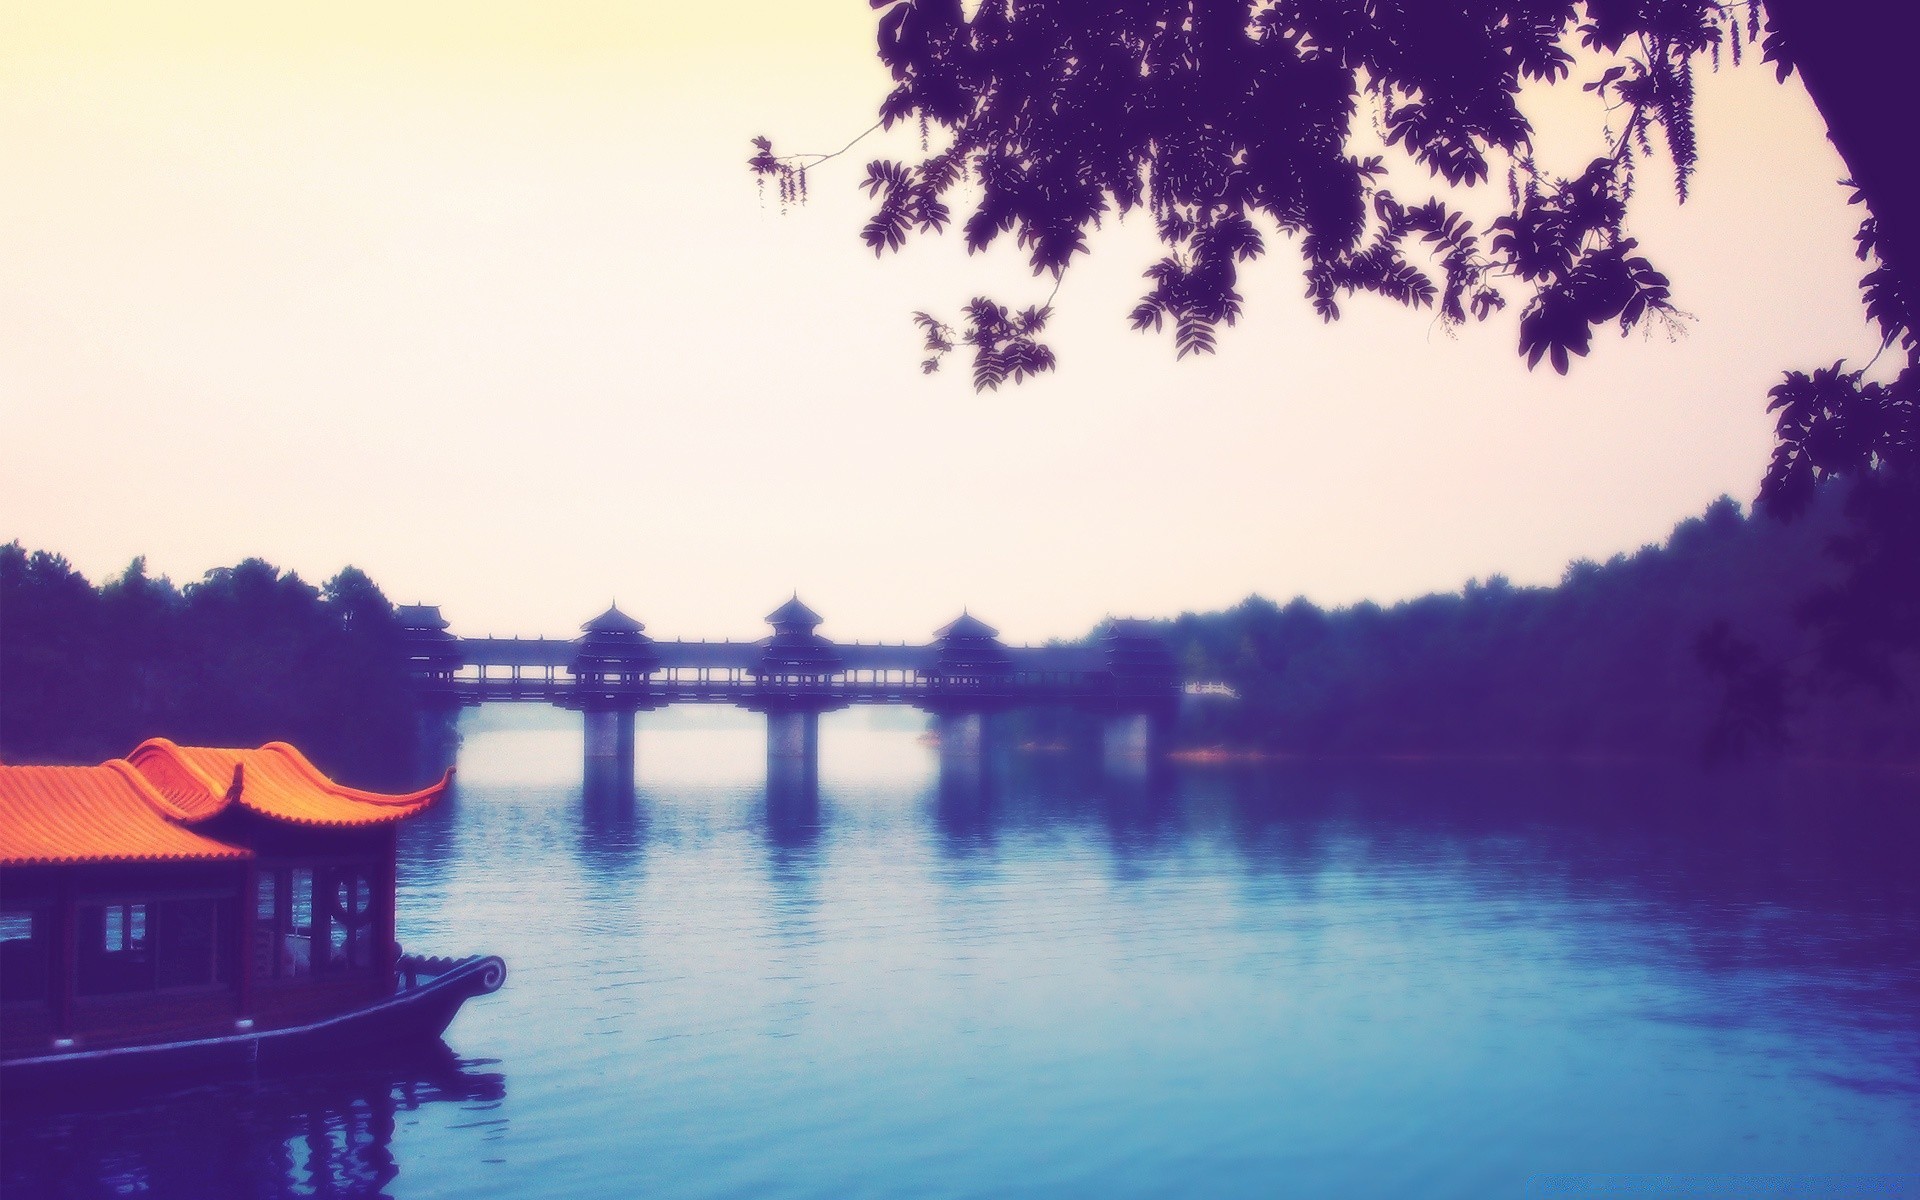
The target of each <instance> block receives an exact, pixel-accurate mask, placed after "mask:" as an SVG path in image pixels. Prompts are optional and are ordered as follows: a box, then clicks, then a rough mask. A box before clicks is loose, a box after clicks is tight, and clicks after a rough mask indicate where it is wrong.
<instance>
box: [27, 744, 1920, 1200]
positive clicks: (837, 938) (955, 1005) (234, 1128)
mask: <svg viewBox="0 0 1920 1200" xmlns="http://www.w3.org/2000/svg"><path fill="white" fill-rule="evenodd" d="M576 720H577V719H576ZM565 721H566V718H565V716H564V715H563V714H554V713H546V712H540V713H500V712H496V711H494V710H491V709H489V710H483V712H482V714H481V717H480V719H479V720H477V721H473V722H472V723H471V725H470V728H469V730H468V732H467V737H466V742H465V745H464V746H463V748H462V750H461V759H460V775H459V783H458V788H457V791H456V793H455V794H454V796H453V797H452V798H451V799H450V800H448V801H447V802H445V803H444V804H443V805H442V806H441V807H440V808H439V809H438V810H436V811H433V812H431V813H429V814H428V815H426V816H424V817H422V818H421V819H419V820H417V821H415V822H413V823H411V824H410V825H409V826H408V827H406V828H405V829H404V830H403V832H402V834H401V844H400V908H401V918H400V938H401V941H402V943H403V944H404V945H405V946H406V948H407V949H408V950H409V951H413V952H419V953H428V954H466V953H481V952H484V953H494V954H499V955H501V956H502V957H504V958H505V959H506V961H507V963H508V966H509V976H508V979H507V983H506V986H505V988H504V989H503V990H501V991H500V992H499V993H497V994H496V995H494V996H491V997H483V998H481V999H478V1000H475V1001H473V1002H471V1003H470V1004H469V1005H468V1006H467V1008H466V1009H465V1010H464V1011H463V1012H462V1014H461V1016H460V1017H459V1018H458V1020H456V1021H455V1023H454V1025H453V1027H452V1029H451V1030H450V1031H449V1032H448V1035H447V1042H448V1046H449V1048H450V1053H449V1054H447V1055H445V1056H444V1058H443V1059H434V1060H430V1061H423V1062H420V1063H409V1064H404V1065H398V1066H395V1067H394V1068H393V1069H391V1070H381V1071H366V1070H352V1071H342V1072H339V1073H334V1074H317V1075H312V1076H306V1077H301V1078H297V1079H292V1080H287V1081H282V1082H275V1083H267V1084H245V1085H240V1084H234V1085H223V1086H210V1087H199V1088H191V1089H185V1090H183V1091H181V1092H179V1093H176V1094H173V1095H167V1096H161V1097H155V1098H148V1099H143V1100H140V1101H137V1102H134V1101H129V1102H126V1103H121V1104H107V1103H105V1102H101V1103H99V1104H97V1105H96V1106H95V1107H92V1108H85V1109H79V1110H75V1109H73V1108H72V1107H71V1106H68V1107H67V1108H66V1109H64V1110H62V1111H42V1110H41V1106H37V1105H34V1104H33V1103H31V1102H30V1101H29V1100H28V1099H27V1098H24V1097H21V1096H17V1095H16V1096H9V1097H7V1098H6V1110H7V1116H6V1120H5V1121H4V1123H3V1125H0V1128H3V1129H4V1141H3V1143H0V1179H3V1180H4V1184H5V1187H4V1191H5V1194H6V1196H7V1197H8V1198H9V1200H14V1198H16V1197H29V1196H40V1195H49V1196H52V1195H71V1196H94V1195H122V1194H133V1195H150V1196H167V1197H171V1196H180V1197H211V1196H225V1195H234V1196H261V1197H272V1196H281V1195H288V1196H313V1195H321V1196H334V1195H373V1194H384V1195H388V1196H392V1197H437V1196H446V1197H473V1196H514V1197H535V1196H592V1195H618V1196H626V1195H648V1196H668V1197H683V1196H684V1197H759V1196H775V1197H779V1196H792V1197H850V1196H902V1195H911V1196H936V1197H938V1196H953V1197H962V1196H965V1197H989V1196H992V1197H1001V1196H1035V1197H1038V1196H1095V1197H1147V1196H1185V1195H1197V1196H1209V1197H1240V1196H1248V1197H1252V1196H1260V1197H1296V1196H1297V1197H1341V1198H1362V1200H1364V1198H1371V1197H1442V1198H1444V1197H1461V1198H1474V1200H1479V1198H1484V1197H1494V1196H1523V1195H1529V1194H1554V1195H1574V1194H1579V1195H1587V1194H1595V1195H1597V1194H1602V1192H1601V1191H1600V1190H1593V1191H1586V1190H1565V1191H1561V1190H1554V1189H1555V1188H1559V1187H1566V1186H1571V1185H1569V1184H1568V1182H1567V1181H1566V1180H1564V1179H1561V1180H1558V1181H1557V1182H1556V1181H1554V1180H1545V1181H1543V1180H1541V1179H1535V1180H1534V1183H1533V1185H1532V1186H1533V1189H1534V1190H1533V1191H1530V1190H1529V1183H1528V1181H1529V1179H1530V1178H1532V1177H1535V1176H1542V1175H1560V1174H1561V1173H1567V1172H1612V1173H1647V1172H1676V1173H1677V1172H1691V1173H1696V1174H1694V1175H1692V1176H1689V1177H1688V1179H1681V1180H1667V1181H1648V1180H1642V1181H1641V1182H1642V1183H1643V1184H1646V1185H1647V1186H1648V1187H1652V1186H1654V1185H1655V1184H1656V1183H1657V1184H1658V1186H1661V1187H1666V1186H1669V1185H1671V1186H1673V1187H1695V1188H1696V1190H1691V1191H1642V1192H1639V1193H1636V1194H1658V1195H1669V1194H1671V1195H1689V1196H1691V1195H1715V1196H1720V1195H1728V1196H1731V1195H1765V1196H1776V1195H1778V1196H1785V1195H1806V1196H1814V1195H1820V1196H1825V1195H1850V1196H1851V1195H1869V1194H1870V1195H1875V1196H1882V1195H1902V1196H1908V1195H1912V1196H1920V1178H1916V1177H1915V1176H1913V1175H1912V1174H1908V1175H1907V1176H1905V1177H1904V1178H1897V1176H1899V1174H1900V1173H1901V1172H1907V1173H1912V1172H1920V883H1916V879H1915V873H1914V870H1913V863H1914V859H1915V850H1916V846H1920V838H1916V834H1920V782H1917V781H1916V780H1915V779H1914V778H1913V777H1911V776H1909V777H1906V778H1901V777H1898V776H1890V775H1886V774H1884V773H1871V772H1862V771H1846V770H1819V771H1816V770H1810V769H1798V768H1794V769H1789V768H1781V767H1772V768H1763V767H1758V766H1751V765H1750V766H1747V767H1745V768H1742V769H1740V770H1738V771H1730V772H1719V773H1714V774H1705V773H1702V772H1701V771H1700V770H1699V769H1697V768H1693V767H1686V766H1669V767H1660V768H1651V767H1642V768H1629V767H1618V766H1611V767H1608V766H1564V765H1562V766H1542V765H1520V764H1508V765H1491V766H1490V765H1472V766H1468V765H1449V764H1433V763H1385V764H1380V763H1375V764H1367V763H1356V764H1327V763H1318V764H1300V763H1293V764H1274V765H1260V766H1254V765H1209V766H1198V765H1195V766H1182V767H1176V768H1175V769H1174V770H1173V771H1172V773H1171V778H1170V779H1169V780H1167V781H1165V782H1163V783H1156V784H1153V785H1147V784H1143V783H1140V782H1137V781H1136V782H1128V781H1111V782H1110V781H1108V780H1107V779H1105V778H1104V777H1103V776H1102V773H1101V771H1100V770H1099V767H1098V765H1097V763H1095V762H1092V761H1090V759H1089V757H1088V756H1082V755H1077V754H1074V753H1071V752H1066V753H1062V752H1051V753H1045V752H1026V753H1008V754H1007V755H1005V756H1004V761H1001V762H999V763H997V764H996V765H995V767H994V769H993V770H992V771H991V772H990V776H991V777H990V779H989V780H988V781H987V782H985V783H983V784H981V785H980V786H977V787H976V786H971V785H968V784H965V783H962V784H959V785H955V784H953V783H951V782H950V783H949V785H948V786H946V787H943V786H942V785H941V781H940V778H939V772H938V766H937V753H936V751H935V750H934V749H933V748H932V747H931V746H929V745H928V744H927V743H926V740H925V739H924V738H922V737H921V736H920V734H919V732H918V726H917V725H916V724H915V723H913V722H909V721H902V720H900V719H899V716H898V714H889V715H879V716H876V715H869V714H865V713H859V712H855V713H841V714H832V715H830V716H829V717H827V718H826V719H825V720H824V721H823V727H822V734H821V744H822V750H821V763H820V772H819V785H818V788H817V792H814V793H812V794H809V792H808V791H807V790H805V789H800V790H798V791H792V792H789V791H787V790H786V789H781V790H780V791H778V792H777V793H776V794H774V795H771V796H770V795H769V794H768V789H767V785H766V780H765V762H766V760H765V753H764V734H763V732H762V730H761V727H760V725H759V724H758V723H757V720H756V718H754V717H752V716H751V715H749V714H744V713H733V712H723V711H704V710H693V711H687V712H683V711H681V710H674V711H672V712H670V713H667V714H659V715H648V714H643V715H642V717H641V730H642V732H641V735H640V751H639V753H640V760H641V761H640V768H639V773H638V781H637V786H636V787H623V786H621V785H620V784H618V783H614V784H611V785H607V784H605V783H603V782H597V783H596V786H595V787H593V788H591V789H586V788H583V785H582V780H581V765H580V754H581V742H580V734H579V731H578V728H577V725H568V724H566V723H565ZM1716 1173H1717V1174H1716ZM1730 1173H1738V1174H1739V1179H1737V1180H1734V1179H1730V1178H1729V1175H1730ZM1774 1173H1781V1174H1774ZM1863 1176H1873V1177H1875V1178H1874V1179H1872V1180H1862V1177H1863ZM1612 1178H1614V1179H1615V1180H1619V1179H1620V1176H1617V1175H1616V1176H1614V1177H1612ZM1689 1180H1690V1181H1691V1182H1689ZM1631 1182H1632V1181H1630V1180H1629V1181H1625V1183H1631ZM1855 1183H1863V1184H1870V1185H1871V1186H1872V1187H1874V1188H1875V1189H1877V1190H1872V1191H1857V1190H1834V1189H1841V1188H1846V1187H1853V1186H1854V1185H1855ZM1582 1186H1585V1185H1582ZM1591 1186H1592V1187H1593V1188H1595V1189H1601V1188H1605V1187H1608V1186H1610V1185H1608V1184H1607V1183H1606V1182H1605V1181H1595V1182H1594V1183H1593V1184H1592V1185H1591ZM1623 1186H1625V1184H1624V1183H1623ZM1713 1189H1719V1190H1713ZM1756 1189H1758V1190H1756ZM1620 1190H1621V1189H1620V1188H1613V1189H1612V1190H1611V1191H1609V1192H1608V1193H1607V1194H1619V1191H1620Z"/></svg>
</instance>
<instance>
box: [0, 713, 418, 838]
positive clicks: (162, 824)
mask: <svg viewBox="0 0 1920 1200" xmlns="http://www.w3.org/2000/svg"><path fill="white" fill-rule="evenodd" d="M452 776H453V772H452V771H448V772H447V773H446V774H445V775H444V776H442V777H441V779H440V782H439V783H436V784H434V785H433V786H432V787H427V788H422V789H421V790H419V791H417V792H410V793H407V794H406V795H402V796H389V795H383V794H381V793H379V792H366V791H361V790H360V789H358V788H350V787H345V786H342V785H341V784H338V783H335V782H334V781H333V780H331V779H328V778H327V777H326V776H325V775H323V774H321V773H320V770H319V768H317V767H315V766H314V765H313V764H312V763H310V762H308V761H307V759H306V756H305V755H303V754H301V753H300V752H299V751H298V750H296V749H294V748H293V747H292V746H289V745H287V744H286V743H285V742H269V743H267V744H266V745H264V746H262V747H260V748H259V749H258V750H230V749H221V748H216V747H209V746H177V745H175V744H174V743H172V742H170V741H168V740H167V739H165V738H150V739H148V740H147V741H145V742H142V743H141V744H140V745H139V746H138V747H137V748H136V749H135V750H134V752H133V753H132V754H130V755H128V756H127V757H126V758H125V759H118V758H116V759H114V760H113V761H111V762H107V763H102V764H101V765H100V766H97V767H9V766H0V865H6V866H24V865H28V864H36V863H93V862H134V861H166V860H169V859H203V858H212V859H217V858H245V857H247V856H248V855H249V854H250V853H251V851H249V850H246V849H244V848H243V847H239V846H230V845H227V844H226V843H224V842H220V841H216V840H214V839H213V838H210V837H206V836H204V835H202V834H200V833H197V832H195V831H193V830H192V829H189V828H187V826H190V825H197V824H199V823H200V822H202V821H205V820H206V819H208V818H209V817H212V816H215V815H217V814H218V813H221V812H223V811H225V810H226V809H227V808H228V807H229V806H231V805H235V804H237V805H239V806H240V807H242V808H245V809H247V810H249V811H251V812H255V813H258V814H260V815H262V816H265V817H268V818H271V819H273V820H277V821H286V822H290V823H292V824H296V825H320V826H329V827H334V828H353V827H367V826H374V825H383V824H387V823H390V822H393V821H398V820H401V819H402V818H404V817H409V816H412V815H413V814H414V813H417V812H419V811H420V810H421V809H423V808H425V807H426V806H427V805H429V804H431V803H433V801H434V799H435V798H436V797H438V796H439V795H440V794H441V793H442V792H444V791H445V790H446V787H447V783H448V781H449V780H450V779H451V778H452Z"/></svg>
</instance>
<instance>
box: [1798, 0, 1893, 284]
mask: <svg viewBox="0 0 1920 1200" xmlns="http://www.w3.org/2000/svg"><path fill="white" fill-rule="evenodd" d="M1767 12H1768V13H1769V14H1771V16H1772V17H1773V25H1774V28H1775V29H1776V30H1777V31H1778V32H1779V35H1780V38H1781V40H1782V44H1783V48H1784V50H1785V51H1786V57H1787V60H1788V61H1789V62H1791V63H1792V64H1793V66H1794V69H1795V70H1797V71H1799V72H1800V78H1801V82H1802V83H1803V84H1804V85H1805V87H1806V89H1807V94H1808V95H1809V96H1811V97H1812V98H1813V103H1814V106H1815V107H1816V108H1818V109H1819V110H1820V115H1821V117H1822V118H1824V119H1825V121H1826V124H1827V135H1828V137H1829V138H1830V139H1831V140H1832V142H1833V145H1834V148H1835V149H1837V150H1838V151H1839V152H1840V157H1841V159H1842V160H1844V161H1845V162H1846V164H1847V170H1848V171H1849V172H1850V173H1851V175H1852V177H1853V180H1854V182H1855V183H1857V184H1859V185H1860V188H1861V190H1862V191H1863V192H1865V193H1866V197H1867V205H1868V207H1869V208H1870V209H1871V210H1872V212H1873V215H1874V218H1875V219H1876V220H1877V221H1878V223H1879V226H1880V253H1881V257H1882V260H1883V261H1884V262H1885V263H1886V264H1887V266H1888V267H1890V268H1891V269H1892V270H1893V272H1894V274H1895V276H1896V277H1897V278H1898V281H1899V290H1900V295H1901V299H1902V302H1903V307H1904V308H1905V310H1906V311H1907V312H1908V313H1913V312H1915V311H1916V309H1920V288H1917V287H1916V286H1915V279H1916V276H1917V275H1920V162H1916V159H1917V158H1920V155H1916V153H1915V149H1914V148H1915V146H1917V145H1920V90H1916V89H1915V87H1914V82H1913V71H1914V68H1915V58H1916V51H1920V45H1917V44H1916V38H1915V33H1916V31H1920V17H1917V16H1916V15H1915V6H1914V3H1913V0H1767Z"/></svg>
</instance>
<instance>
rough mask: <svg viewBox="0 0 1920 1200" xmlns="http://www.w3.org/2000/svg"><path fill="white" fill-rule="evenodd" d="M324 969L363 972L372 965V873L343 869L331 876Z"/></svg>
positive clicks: (361, 868)
mask: <svg viewBox="0 0 1920 1200" xmlns="http://www.w3.org/2000/svg"><path fill="white" fill-rule="evenodd" d="M330 877H331V878H330V883H331V886H330V887H329V889H328V900H329V904H328V911H327V927H328V936H327V951H328V953H327V969H328V970H333V971H346V970H365V969H367V968H370V967H372V966H373V965H374V919H373V918H374V892H373V871H372V869H371V868H369V867H364V866H354V867H342V868H340V869H339V870H337V871H334V872H330Z"/></svg>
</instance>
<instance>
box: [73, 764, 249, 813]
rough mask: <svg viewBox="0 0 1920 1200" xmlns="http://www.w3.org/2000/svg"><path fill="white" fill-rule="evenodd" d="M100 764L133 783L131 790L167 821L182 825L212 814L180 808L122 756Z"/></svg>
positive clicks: (222, 805) (223, 805) (223, 806)
mask: <svg viewBox="0 0 1920 1200" xmlns="http://www.w3.org/2000/svg"><path fill="white" fill-rule="evenodd" d="M100 765H101V766H102V767H107V768H111V769H112V770H113V771H114V772H115V773H116V774H118V775H120V776H121V777H123V778H125V779H126V780H127V782H129V783H131V784H132V785H133V790H134V791H136V792H138V793H140V798H141V799H142V800H145V801H146V802H147V803H148V804H149V805H151V806H152V807H153V810H154V811H155V812H157V813H159V814H160V815H161V816H163V817H165V818H167V819H168V820H169V821H178V822H180V823H181V824H183V825H192V824H194V823H195V822H197V821H204V820H206V818H207V816H210V815H212V814H206V815H203V816H199V817H196V816H194V815H193V814H192V813H190V812H188V811H187V810H186V809H183V808H181V807H180V806H179V805H178V804H175V803H174V802H173V801H171V800H169V799H167V796H166V793H164V792H162V791H161V790H160V789H159V788H157V787H155V786H153V780H151V779H148V778H147V777H146V776H145V775H142V774H141V773H140V768H138V767H136V766H134V765H133V764H132V763H131V762H129V761H127V760H126V759H124V758H110V759H108V760H107V761H105V762H103V763H101V764H100ZM220 807H221V808H225V807H226V804H225V802H224V801H223V802H222V803H221V805H220Z"/></svg>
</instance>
